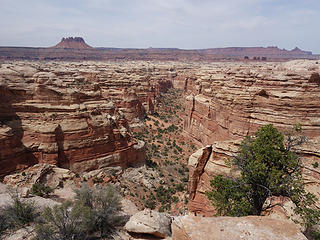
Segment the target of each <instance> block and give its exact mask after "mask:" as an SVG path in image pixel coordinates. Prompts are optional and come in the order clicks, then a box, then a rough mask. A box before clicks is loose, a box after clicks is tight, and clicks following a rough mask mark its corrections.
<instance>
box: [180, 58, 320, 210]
mask: <svg viewBox="0 0 320 240" xmlns="http://www.w3.org/2000/svg"><path fill="white" fill-rule="evenodd" d="M319 72H320V68H319V65H318V64H317V62H316V61H292V62H287V63H266V64H243V63H232V64H231V63H216V64H208V65H202V66H201V67H199V69H195V70H194V71H193V74H192V75H190V76H189V77H187V78H184V79H183V78H176V79H175V80H174V86H175V87H177V88H180V89H183V90H184V91H185V94H186V107H187V109H186V112H185V115H184V130H185V132H186V133H187V134H189V135H190V136H192V137H193V138H195V139H197V140H198V141H199V143H200V144H201V145H203V146H205V145H207V144H210V145H212V146H209V147H207V148H203V149H202V150H200V152H198V153H195V154H194V155H193V156H192V157H190V159H189V168H190V182H189V184H190V185H189V189H190V196H191V201H190V204H189V210H191V211H195V212H198V213H202V214H205V215H210V214H212V212H211V210H212V209H211V207H210V203H208V201H207V200H206V197H205V196H204V192H205V191H207V190H209V189H210V185H209V181H210V179H212V177H213V175H216V174H218V173H223V174H229V171H230V169H229V168H228V167H227V166H226V163H225V160H226V159H228V158H231V157H232V156H234V155H235V153H236V151H237V148H238V145H239V143H240V142H241V140H242V139H243V138H244V137H245V136H246V135H251V134H253V133H254V132H255V131H256V130H257V129H258V128H259V127H260V126H263V125H266V124H273V125H274V126H275V127H277V128H278V129H279V130H280V131H283V132H284V131H287V130H290V129H292V127H293V126H294V125H295V124H297V123H301V124H302V134H303V135H304V136H306V137H307V138H308V143H307V144H304V145H303V146H301V149H300V150H301V156H302V161H303V164H304V165H305V169H304V174H305V178H306V182H307V183H309V184H308V185H307V188H308V189H309V190H310V191H312V192H314V193H318V189H319V186H320V170H319V169H318V168H317V167H316V165H314V163H316V162H319V161H320V147H319V146H320V121H319V119H320V107H319V106H320V105H319V103H320V101H319V95H320V88H319V85H318V84H317V82H316V81H314V80H313V78H314V77H313V78H312V77H311V76H312V75H313V76H314V75H315V74H317V73H319ZM210 149H211V150H210ZM209 155H210V157H209V158H206V156H209ZM204 158H206V159H205V164H204V163H203V161H204ZM199 166H201V169H200V170H199ZM210 209H211V210H210Z"/></svg>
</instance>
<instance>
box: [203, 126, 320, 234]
mask: <svg viewBox="0 0 320 240" xmlns="http://www.w3.org/2000/svg"><path fill="white" fill-rule="evenodd" d="M296 130H297V131H299V130H300V128H299V126H298V127H297V128H296ZM303 142H304V138H303V137H294V136H293V132H289V133H287V137H286V141H285V137H284V135H283V134H282V133H280V132H279V131H278V130H277V129H276V128H274V127H273V126H272V125H266V126H264V127H261V128H260V129H259V130H258V131H257V132H256V133H255V134H254V136H252V137H250V136H248V137H246V138H245V139H244V141H243V142H242V143H241V145H240V147H239V151H238V154H237V156H236V157H235V158H234V160H233V161H232V162H231V164H232V165H233V166H234V167H235V168H237V169H238V170H239V171H240V176H239V177H237V178H227V177H224V176H222V175H218V176H215V177H214V178H213V180H212V181H211V187H212V191H209V192H207V193H206V195H207V197H208V198H209V199H210V200H211V201H212V203H213V205H214V206H215V207H216V209H217V211H218V214H221V215H229V216H245V215H260V214H261V211H262V210H263V209H262V206H263V204H264V202H265V200H266V199H267V198H268V197H270V196H287V197H290V198H291V199H292V201H293V202H294V203H295V204H296V206H297V208H296V209H295V211H296V212H297V213H298V214H300V216H301V217H302V219H303V222H302V224H304V225H305V226H306V227H307V228H308V229H309V228H310V227H311V226H312V225H314V224H315V223H317V222H318V220H319V214H320V212H319V210H317V209H316V208H315V202H316V198H315V196H314V195H313V194H310V193H307V192H306V191H305V189H304V183H303V178H302V165H301V162H300V159H299V157H298V155H297V154H296V153H295V152H294V150H295V149H296V146H297V145H300V144H301V143H303Z"/></svg>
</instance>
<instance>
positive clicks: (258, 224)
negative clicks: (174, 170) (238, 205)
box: [172, 216, 307, 240]
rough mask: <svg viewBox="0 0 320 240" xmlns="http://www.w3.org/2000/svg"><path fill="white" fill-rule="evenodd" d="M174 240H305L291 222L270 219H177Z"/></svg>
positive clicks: (256, 217) (174, 225) (254, 217)
mask: <svg viewBox="0 0 320 240" xmlns="http://www.w3.org/2000/svg"><path fill="white" fill-rule="evenodd" d="M172 239H173V240H203V239H208V240H209V239H210V240H226V239H232V240H240V239H241V240H265V239H272V240H284V239H287V240H289V239H290V240H306V239H307V238H306V237H305V236H304V235H303V234H302V233H301V232H300V230H299V228H298V227H297V226H296V225H295V224H294V223H292V222H291V221H286V220H276V219H272V218H269V217H260V216H248V217H208V218H203V217H193V216H183V217H176V218H175V219H174V221H173V223H172Z"/></svg>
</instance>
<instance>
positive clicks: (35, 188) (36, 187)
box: [30, 183, 53, 197]
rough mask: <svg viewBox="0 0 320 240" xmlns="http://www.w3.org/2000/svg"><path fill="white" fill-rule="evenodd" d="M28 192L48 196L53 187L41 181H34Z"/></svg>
mask: <svg viewBox="0 0 320 240" xmlns="http://www.w3.org/2000/svg"><path fill="white" fill-rule="evenodd" d="M30 192H31V193H32V194H34V195H37V196H40V197H48V196H49V195H50V193H52V192H53V189H52V188H51V187H49V186H46V185H45V184H43V183H35V184H33V185H32V187H31V190H30Z"/></svg>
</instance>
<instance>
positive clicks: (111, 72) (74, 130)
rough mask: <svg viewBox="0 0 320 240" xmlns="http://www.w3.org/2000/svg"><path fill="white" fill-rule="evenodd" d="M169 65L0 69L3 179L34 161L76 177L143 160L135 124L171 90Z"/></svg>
mask: <svg viewBox="0 0 320 240" xmlns="http://www.w3.org/2000/svg"><path fill="white" fill-rule="evenodd" d="M171 77H172V72H171V71H170V70H169V69H168V67H167V66H166V65H165V66H159V67H156V66H150V67H149V66H148V65H147V64H144V63H143V62H142V63H129V62H128V63H126V64H121V63H119V64H117V63H98V62H95V63H93V62H91V63H90V62H83V63H64V62H61V63H55V62H48V63H43V62H32V63H31V62H28V63H27V62H15V63H6V64H2V65H1V67H0V120H1V124H0V176H3V175H5V174H7V173H10V172H13V171H15V170H17V169H22V168H25V167H27V166H31V165H34V164H36V163H50V164H55V165H57V166H59V167H63V168H69V169H71V170H73V171H75V172H84V171H90V170H93V169H97V168H103V167H109V166H122V167H127V166H132V165H136V164H139V163H143V162H144V158H145V148H144V143H143V142H141V141H138V140H136V139H134V138H133V135H132V133H131V130H130V125H132V124H136V123H137V122H139V121H140V119H142V118H143V117H144V114H145V112H152V111H153V105H154V102H155V101H156V98H157V97H158V96H159V94H160V93H161V92H162V91H166V90H167V89H168V88H170V87H171V79H170V78H171Z"/></svg>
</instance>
